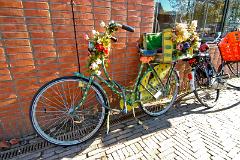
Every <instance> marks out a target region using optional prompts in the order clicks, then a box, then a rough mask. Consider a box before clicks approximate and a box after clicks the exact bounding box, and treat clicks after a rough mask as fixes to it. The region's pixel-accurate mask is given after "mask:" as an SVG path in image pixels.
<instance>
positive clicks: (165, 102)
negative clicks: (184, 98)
mask: <svg viewBox="0 0 240 160" xmlns="http://www.w3.org/2000/svg"><path fill="white" fill-rule="evenodd" d="M169 72H170V71H168V72H167V73H165V75H162V76H160V75H158V76H156V74H154V73H153V71H149V72H147V73H146V74H145V75H144V76H143V78H142V80H141V81H140V84H139V93H140V96H139V97H140V101H141V105H140V107H141V108H142V110H143V111H144V112H145V113H146V114H148V115H150V116H159V115H162V114H164V113H165V112H166V111H167V110H169V108H170V107H171V106H172V105H173V103H174V101H175V100H176V98H177V94H178V88H179V78H178V74H177V72H176V71H175V70H173V71H172V74H171V75H170V76H169ZM158 73H163V72H158ZM168 78H169V80H168ZM167 80H168V83H167Z"/></svg>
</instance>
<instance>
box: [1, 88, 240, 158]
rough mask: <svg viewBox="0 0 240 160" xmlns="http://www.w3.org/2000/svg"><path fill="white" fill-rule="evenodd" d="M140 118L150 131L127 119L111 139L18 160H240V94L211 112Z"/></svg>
mask: <svg viewBox="0 0 240 160" xmlns="http://www.w3.org/2000/svg"><path fill="white" fill-rule="evenodd" d="M139 118H140V119H141V120H142V121H143V122H144V124H145V125H147V126H148V129H147V130H145V129H144V128H143V126H142V125H138V124H137V122H136V121H135V120H134V119H132V118H128V119H126V120H119V121H120V122H116V123H115V124H114V125H112V126H111V128H110V130H111V132H110V133H109V135H106V134H105V131H106V128H103V129H102V130H101V133H100V134H99V135H98V136H97V137H95V138H94V139H93V140H90V141H87V143H84V144H81V145H76V146H71V147H60V146H54V145H49V144H48V145H46V147H40V148H41V149H39V150H36V151H33V152H28V153H27V154H22V155H19V156H17V157H16V156H15V157H13V159H22V160H27V159H47V160H51V159H64V160H77V159H79V160H81V159H102V160H105V159H109V160H111V159H112V160H119V159H129V160H130V159H132V160H135V159H143V160H144V159H146V160H149V159H164V160H165V159H177V160H178V159H183V160H186V159H203V160H207V159H213V160H215V159H216V160H221V159H236V160H237V159H239V157H240V123H239V122H240V91H236V90H233V89H229V90H224V91H222V92H220V100H219V104H218V105H217V106H215V107H214V108H211V109H207V108H206V107H203V106H201V105H200V104H198V103H197V102H196V101H195V100H188V101H185V102H184V101H183V102H181V104H178V105H177V106H175V107H174V108H172V109H170V110H169V111H168V112H167V113H166V114H165V115H163V116H160V117H157V118H154V117H149V116H147V115H145V114H141V115H139ZM34 141H35V142H39V141H42V140H41V139H33V143H34ZM43 144H46V142H44V141H43ZM19 147H21V146H19ZM37 147H39V146H37ZM0 159H1V158H0Z"/></svg>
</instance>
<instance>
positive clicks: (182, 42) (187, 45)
mask: <svg viewBox="0 0 240 160" xmlns="http://www.w3.org/2000/svg"><path fill="white" fill-rule="evenodd" d="M196 28H197V21H196V20H194V21H192V22H191V23H190V24H186V23H177V24H176V27H175V29H174V31H173V35H172V40H173V42H174V43H175V44H176V52H177V53H186V54H190V55H192V54H193V52H194V51H197V50H198V48H199V42H198V41H199V36H198V34H197V32H196Z"/></svg>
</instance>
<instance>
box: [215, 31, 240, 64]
mask: <svg viewBox="0 0 240 160" xmlns="http://www.w3.org/2000/svg"><path fill="white" fill-rule="evenodd" d="M219 49H220V53H221V55H222V58H223V60H224V61H231V62H236V61H240V31H235V32H230V33H228V34H227V35H226V36H225V37H224V38H223V39H222V41H221V42H220V43H219Z"/></svg>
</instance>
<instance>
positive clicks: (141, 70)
mask: <svg viewBox="0 0 240 160" xmlns="http://www.w3.org/2000/svg"><path fill="white" fill-rule="evenodd" d="M176 63H177V62H173V65H172V66H171V70H170V72H169V75H168V79H167V82H166V84H163V82H162V81H161V79H160V78H159V76H158V74H157V72H156V71H155V69H154V68H153V67H152V65H151V64H150V63H141V64H140V67H139V71H138V75H137V78H136V80H135V83H134V86H133V88H132V89H131V90H128V89H126V88H125V87H124V86H122V85H120V84H119V83H117V82H116V81H114V80H111V78H110V76H109V74H108V72H107V69H106V66H105V65H104V59H103V58H102V64H101V66H102V70H103V72H104V75H105V76H106V78H107V79H104V78H103V77H102V76H100V75H97V74H91V76H90V77H89V78H88V79H89V82H88V84H87V85H86V87H85V91H84V93H83V98H82V99H81V101H80V102H79V103H78V105H77V106H74V108H73V110H77V109H79V108H80V106H81V105H83V104H84V102H85V100H86V98H87V93H88V91H89V89H90V86H91V85H92V83H96V84H98V86H99V87H100V88H101V90H102V91H103V92H105V91H104V89H103V88H102V87H101V85H100V84H99V83H97V82H96V81H95V80H94V79H95V78H97V79H98V80H99V81H100V82H102V83H104V84H105V85H107V87H108V88H110V89H111V90H112V91H113V92H114V93H115V94H117V95H119V96H120V97H121V98H123V100H124V104H125V105H124V106H126V93H127V92H128V93H130V94H132V93H134V94H135V96H134V99H133V100H131V102H130V103H131V104H133V103H141V101H139V94H137V92H138V86H139V85H141V84H140V81H141V78H142V76H141V75H143V74H144V66H145V65H147V69H146V70H145V73H146V72H148V71H152V72H153V74H155V76H156V77H158V81H159V82H160V83H161V84H162V86H163V87H165V86H167V84H168V83H169V81H170V77H171V74H172V72H173V70H174V68H175V65H176ZM152 64H159V63H152ZM75 75H76V76H80V77H85V76H84V75H82V74H81V73H75ZM85 78H86V77H85ZM142 86H143V85H142ZM143 87H144V86H143ZM118 89H120V91H118ZM145 89H146V90H147V91H148V92H149V93H150V94H151V92H150V91H149V90H148V89H147V88H145ZM152 96H154V95H152ZM107 101H108V102H109V100H107ZM104 106H105V108H107V109H110V108H109V107H108V106H106V105H104ZM124 109H125V108H124Z"/></svg>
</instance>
